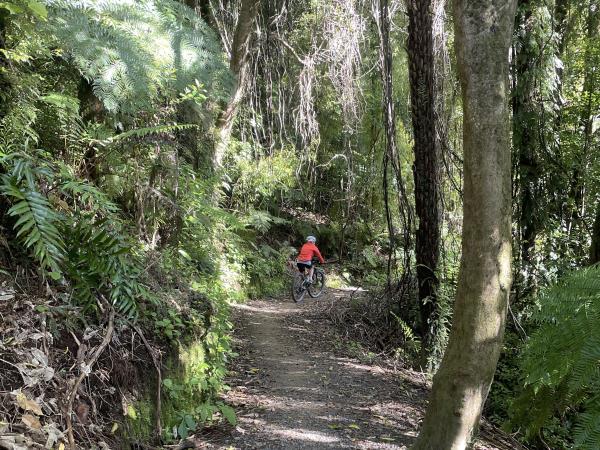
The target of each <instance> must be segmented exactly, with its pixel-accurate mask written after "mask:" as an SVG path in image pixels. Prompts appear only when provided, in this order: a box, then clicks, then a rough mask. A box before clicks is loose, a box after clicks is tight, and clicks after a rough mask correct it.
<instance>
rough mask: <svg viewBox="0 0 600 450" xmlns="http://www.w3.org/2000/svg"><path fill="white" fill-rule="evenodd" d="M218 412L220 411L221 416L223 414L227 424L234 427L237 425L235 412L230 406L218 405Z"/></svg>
mask: <svg viewBox="0 0 600 450" xmlns="http://www.w3.org/2000/svg"><path fill="white" fill-rule="evenodd" d="M219 410H220V411H221V414H223V417H225V419H227V422H229V423H230V424H231V425H234V426H235V424H236V423H237V417H236V415H235V410H234V409H233V408H232V407H231V406H229V405H224V404H221V405H219Z"/></svg>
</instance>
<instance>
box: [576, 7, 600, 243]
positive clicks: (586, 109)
mask: <svg viewBox="0 0 600 450" xmlns="http://www.w3.org/2000/svg"><path fill="white" fill-rule="evenodd" d="M599 25H600V8H598V7H597V6H596V2H595V1H594V0H591V1H590V3H589V6H588V13H587V19H586V44H585V67H584V74H583V90H582V93H581V97H582V98H583V101H584V104H583V105H582V108H581V113H580V116H579V122H580V127H581V129H582V130H583V136H582V145H581V149H580V150H579V155H578V157H577V158H576V162H575V166H574V167H573V173H572V177H571V186H570V190H569V191H570V192H569V197H570V199H571V200H572V205H573V206H572V207H571V211H570V214H569V217H568V219H569V225H568V229H569V233H570V234H573V232H574V230H575V228H576V227H577V226H578V225H581V224H580V222H581V221H582V220H583V213H584V211H583V207H584V202H583V201H584V198H585V180H586V176H587V164H588V158H589V156H590V146H591V142H592V128H593V122H594V120H593V119H594V117H593V111H594V92H595V89H596V84H597V76H598V75H597V72H598V71H597V70H596V65H597V61H596V60H595V58H594V51H593V45H594V40H595V39H597V35H598V31H599V30H598V26H599ZM576 245H577V244H576ZM574 250H575V252H576V254H580V252H579V251H580V250H581V248H577V247H576V248H574Z"/></svg>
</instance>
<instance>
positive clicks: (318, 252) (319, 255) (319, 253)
mask: <svg viewBox="0 0 600 450" xmlns="http://www.w3.org/2000/svg"><path fill="white" fill-rule="evenodd" d="M315 253H316V255H317V258H319V262H320V263H321V264H323V263H324V262H325V260H324V259H323V257H322V256H321V252H320V251H319V249H318V248H317V247H315Z"/></svg>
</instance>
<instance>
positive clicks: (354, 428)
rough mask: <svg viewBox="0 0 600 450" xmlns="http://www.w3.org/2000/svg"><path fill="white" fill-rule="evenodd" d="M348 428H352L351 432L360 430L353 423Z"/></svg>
mask: <svg viewBox="0 0 600 450" xmlns="http://www.w3.org/2000/svg"><path fill="white" fill-rule="evenodd" d="M348 428H352V429H353V430H360V427H359V426H358V425H356V424H355V423H351V424H350V425H348Z"/></svg>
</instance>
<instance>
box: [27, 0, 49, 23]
mask: <svg viewBox="0 0 600 450" xmlns="http://www.w3.org/2000/svg"><path fill="white" fill-rule="evenodd" d="M27 7H28V8H29V10H30V11H31V12H33V14H34V15H35V16H36V17H37V18H39V19H44V20H45V19H47V18H48V10H47V9H46V6H45V5H44V4H43V3H40V2H39V1H38V0H27Z"/></svg>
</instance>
